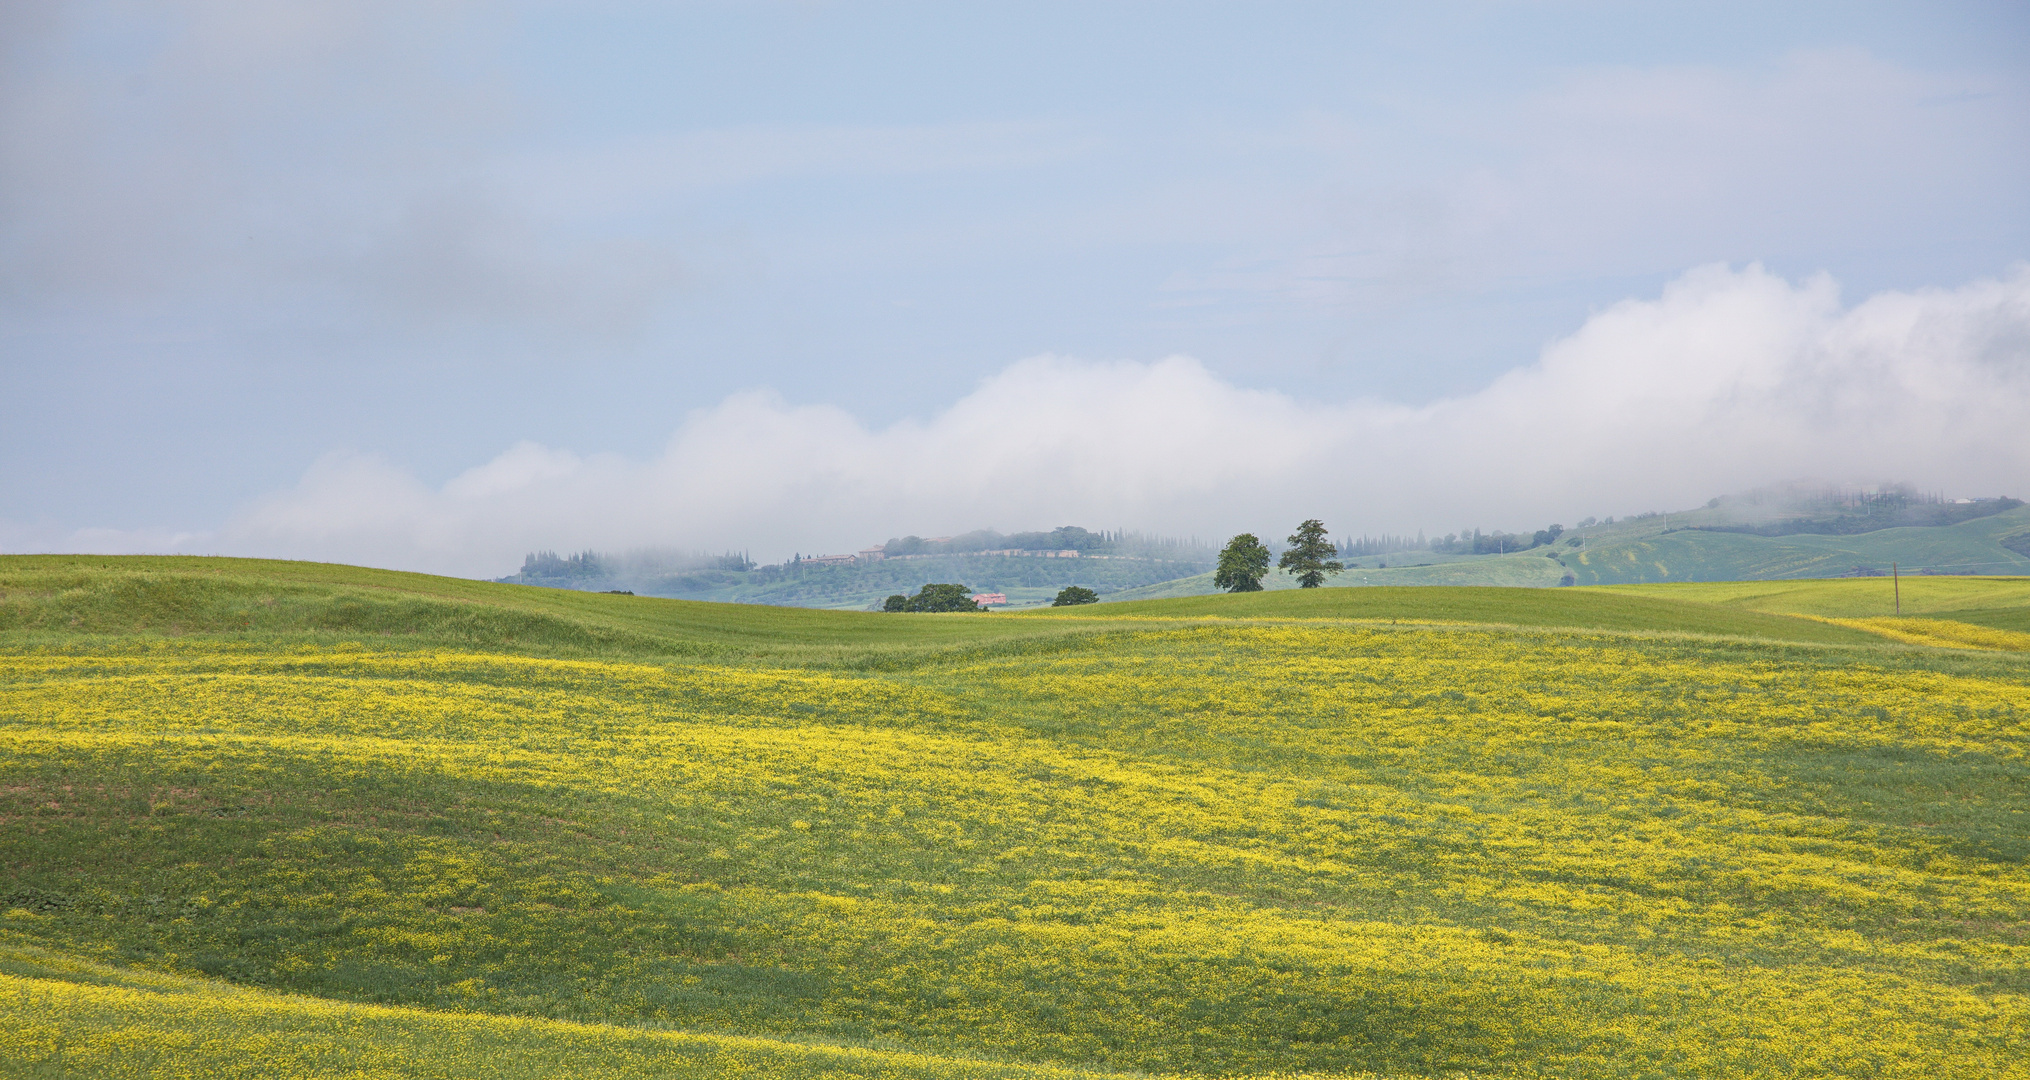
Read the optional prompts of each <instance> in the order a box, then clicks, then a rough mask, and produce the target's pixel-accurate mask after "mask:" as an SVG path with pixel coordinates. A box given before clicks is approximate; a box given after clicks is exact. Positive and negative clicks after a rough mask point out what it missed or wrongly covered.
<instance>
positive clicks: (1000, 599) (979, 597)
mask: <svg viewBox="0 0 2030 1080" xmlns="http://www.w3.org/2000/svg"><path fill="white" fill-rule="evenodd" d="M1007 602H1008V594H1007V593H1004V592H983V593H974V594H973V603H975V604H978V605H980V606H981V607H986V606H987V605H989V604H1005V603H1007Z"/></svg>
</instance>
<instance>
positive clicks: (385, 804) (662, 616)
mask: <svg viewBox="0 0 2030 1080" xmlns="http://www.w3.org/2000/svg"><path fill="white" fill-rule="evenodd" d="M1886 585H1887V583H1886V582H1882V581H1877V580H1874V579H1865V580H1849V581H1836V582H1812V583H1784V584H1782V585H1781V586H1763V585H1753V586H1750V585H1665V586H1640V585H1638V586H1620V587H1613V588H1581V589H1474V588H1418V589H1410V588H1403V589H1392V588H1369V589H1321V590H1302V591H1298V590H1287V591H1278V592H1271V593H1262V594H1254V595H1247V596H1209V597H1195V598H1184V599H1175V600H1150V601H1140V602H1133V603H1121V604H1108V605H1096V606H1091V607H1086V608H1079V609H1060V610H1056V611H1040V612H1034V613H1021V614H1008V613H995V614H974V615H886V614H871V613H854V612H833V611H817V610H803V609H794V608H773V607H758V606H735V605H717V604H705V603H694V602H686V601H678V600H660V599H652V598H646V597H625V596H607V595H600V594H589V593H575V592H567V591H562V590H549V589H539V588H523V587H516V586H506V585H495V584H486V583H476V582H465V581H452V580H447V579H441V578H431V577H425V576H420V575H411V574H396V573H389V572H382V571H371V570H359V569H354V568H346V567H332V566H320V565H314V564H301V563H270V562H257V561H249V560H221V559H170V558H162V559H144V558H87V557H61V558H60V557H19V556H9V557H0V819H4V821H5V824H6V827H5V828H4V829H0V866H4V867H5V878H4V881H0V916H4V918H0V1075H8V1076H15V1075H21V1076H52V1077H55V1076H86V1075H89V1076H111V1077H167V1076H217V1075H233V1076H249V1077H252V1076H261V1077H268V1076H272V1077H311V1076H319V1077H321V1076H343V1075H372V1076H417V1077H425V1076H427V1077H465V1076H473V1077H477V1076H521V1075H528V1076H537V1075H541V1076H552V1075H558V1074H575V1075H583V1076H586V1077H603V1076H615V1077H618V1076H685V1077H693V1076H695V1077H732V1076H783V1077H846V1076H886V1077H925V1078H930V1077H1010V1078H1012V1077H1030V1076H1036V1077H1044V1076H1065V1077H1072V1076H1103V1075H1122V1076H1126V1075H1142V1076H1146V1075H1152V1074H1153V1075H1190V1076H1266V1075H1270V1074H1281V1075H1289V1074H1293V1073H1302V1074H1309V1075H1374V1076H1383V1077H1413V1076H1414V1077H1424V1076H1454V1075H1467V1076H1500V1077H1524V1076H1550V1075H1557V1076H1603V1077H1606V1076H1615V1077H1620V1076H1663V1075H1673V1076H1739V1075H1758V1076H1761V1075H1777V1076H1782V1075H1789V1076H1885V1075H1889V1076H1939V1077H1962V1076H1975V1075H1979V1076H2022V1075H2026V1074H2030V1071H2026V1067H2025V1066H2024V1065H2023V1062H2024V1061H2026V1060H2030V1039H2026V1036H2025V1032H2026V1031H2030V980H2026V978H2025V975H2024V972H2025V971H2030V962H2026V961H2030V944H2026V943H2025V942H2024V941H2023V939H2022V935H2021V933H2020V932H2019V928H2020V927H2021V926H2023V925H2025V924H2026V923H2030V902H2026V900H2025V897H2026V896H2030V865H2026V860H2030V842H2026V837H2030V827H2026V824H2025V823H2026V821H2030V760H2026V749H2030V707H2026V702H2030V634H2022V633H2018V632H2017V631H2015V630H2014V629H2012V628H2011V627H2013V626H2015V625H2017V624H2016V623H2013V622H2011V620H2012V619H2017V618H2020V615H2021V613H2022V612H2023V611H2025V610H2026V609H2030V581H2026V580H2025V579H2012V580H1969V579H1942V578H1934V579H1922V580H1916V581H1912V580H1906V581H1904V582H1903V588H1904V590H1905V591H1904V602H1905V614H1906V616H1908V617H1907V618H1905V619H1902V620H1896V619H1885V618H1883V616H1885V615H1887V614H1890V612H1886V611H1884V610H1883V609H1882V604H1881V600H1882V597H1881V595H1880V591H1881V589H1882V588H1884V587H1885V586H1886ZM2012 613H2014V614H2012ZM1982 620H1986V621H1982ZM1912 626H1916V627H1918V630H1919V631H1925V632H1917V631H1913V630H1912V629H1911V627H1912ZM1941 642H1943V643H1946V645H1947V646H1950V647H1941V646H1940V644H1939V643H1941Z"/></svg>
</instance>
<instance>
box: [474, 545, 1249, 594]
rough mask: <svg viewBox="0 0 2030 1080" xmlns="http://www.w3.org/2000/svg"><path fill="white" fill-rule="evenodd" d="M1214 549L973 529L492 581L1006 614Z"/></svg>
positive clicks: (587, 564)
mask: <svg viewBox="0 0 2030 1080" xmlns="http://www.w3.org/2000/svg"><path fill="white" fill-rule="evenodd" d="M1216 555H1217V552H1216V551H1215V550H1214V549H1212V548H1211V547H1208V546H1206V545H1204V544H1201V543H1198V542H1196V541H1191V540H1181V539H1174V538H1167V537H1155V536H1144V535H1141V534H1135V533H1118V532H1091V531H1088V530H1086V529H1083V528H1078V527H1076V526H1066V527H1063V528H1059V529H1055V530H1052V531H1049V532H1031V533H1014V534H1002V533H997V532H994V531H992V530H980V531H977V532H971V533H966V534H964V535H962V536H955V537H954V536H945V537H934V538H929V539H926V538H924V537H918V536H907V537H902V538H900V539H891V540H889V541H888V542H887V543H886V544H882V545H878V546H875V547H870V548H866V549H864V550H862V551H859V552H856V553H852V554H842V555H819V556H797V557H794V558H792V559H790V560H788V561H786V562H782V563H777V564H773V565H769V566H757V565H755V564H754V563H753V562H752V561H751V560H750V559H748V558H747V556H746V555H745V554H744V553H740V554H735V553H727V554H723V555H708V554H703V553H686V552H676V551H636V552H627V553H622V554H618V555H607V554H602V553H599V552H591V551H587V552H582V553H579V554H576V555H571V556H558V555H557V554H556V553H554V552H534V553H531V554H530V555H529V557H528V558H527V559H526V560H525V561H524V563H523V566H522V570H521V572H520V573H517V574H511V575H508V576H506V577H502V578H497V579H495V580H497V581H499V582H502V583H508V584H517V585H542V586H547V587H550V588H560V589H577V590H581V591H587V592H621V591H624V592H631V593H634V594H636V595H638V596H662V597H671V598H675V599H681V600H715V601H722V602H728V603H745V604H775V605H783V606H791V607H817V608H868V607H874V606H878V605H879V604H880V602H881V601H882V599H883V598H885V597H887V596H889V595H891V594H894V593H914V592H915V591H916V590H917V589H919V588H921V587H922V586H923V585H925V584H927V583H931V582H955V583H958V584H961V585H965V586H967V587H968V588H971V589H974V590H976V591H979V592H999V593H1006V594H1007V596H1008V599H1009V602H1010V604H1011V605H1012V606H1025V605H1033V604H1039V603H1046V602H1048V601H1049V599H1050V598H1051V597H1053V596H1055V595H1056V594H1057V592H1058V590H1060V589H1062V588H1064V587H1065V586H1067V585H1083V586H1085V587H1087V588H1090V589H1093V590H1095V591H1096V592H1098V593H1100V594H1101V595H1103V596H1104V595H1108V594H1111V593H1115V592H1119V591H1121V590H1124V589H1133V588H1137V587H1140V586H1144V585H1149V584H1152V583H1154V582H1160V581H1169V580H1173V579H1176V578H1179V577H1188V576H1191V575H1193V574H1197V573H1199V572H1201V571H1208V570H1210V568H1211V567H1212V564H1213V561H1214V559H1215V557H1216Z"/></svg>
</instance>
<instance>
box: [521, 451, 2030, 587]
mask: <svg viewBox="0 0 2030 1080" xmlns="http://www.w3.org/2000/svg"><path fill="white" fill-rule="evenodd" d="M1294 524H1295V523H1286V524H1285V525H1284V526H1283V527H1281V528H1269V527H1266V526H1264V527H1261V528H1258V529H1257V530H1256V531H1257V534H1258V535H1259V536H1260V537H1261V538H1262V539H1263V540H1264V541H1265V542H1266V543H1268V545H1269V546H1270V547H1271V548H1272V549H1273V550H1278V551H1279V550H1280V549H1281V546H1282V535H1281V534H1282V532H1283V531H1284V530H1285V529H1287V528H1289V527H1292V526H1294ZM1222 542H1223V540H1221V541H1210V542H1209V541H1207V540H1205V539H1202V538H1198V537H1188V538H1187V537H1167V536H1159V535H1152V534H1145V533H1137V532H1129V531H1123V530H1100V531H1095V530H1089V529H1086V528H1083V527H1080V526H1072V525H1066V526H1060V527H1058V528H1056V529H1051V530H1036V531H1028V532H1014V533H1002V532H998V531H996V530H993V529H978V530H974V531H972V532H968V533H963V534H958V535H954V536H935V537H922V536H914V535H911V536H901V537H890V538H889V539H888V540H886V541H885V542H883V543H880V544H872V545H869V546H867V547H865V548H862V549H860V550H858V551H854V552H846V553H838V554H824V553H794V554H792V555H791V557H790V558H788V559H785V560H783V561H781V562H778V563H772V564H768V565H759V564H757V563H755V561H754V560H753V559H752V558H751V557H750V556H749V555H748V554H747V553H746V552H745V551H739V552H733V551H728V552H719V553H712V552H700V551H685V550H681V549H676V548H643V549H636V550H631V551H623V552H612V553H609V552H600V551H592V550H587V551H581V552H578V553H575V554H570V555H560V554H558V553H556V552H554V551H535V552H530V553H529V554H528V555H527V557H526V558H525V559H524V560H523V563H522V567H521V569H520V570H518V571H517V572H515V573H513V574H509V575H506V576H503V577H499V578H496V579H494V580H496V581H499V582H505V583H512V584H522V585H540V586H546V587H550V588H563V589H579V590H586V591H592V592H608V591H614V592H631V593H635V594H637V595H644V596H665V597H675V598H679V599H690V600H718V601H728V602H736V603H759V604H779V605H790V606H799V607H831V608H866V607H874V606H878V605H879V603H880V601H881V600H882V598H883V597H886V596H888V595H890V594H893V593H898V592H900V593H911V592H914V591H915V590H917V589H918V588H920V587H922V586H923V585H925V584H928V583H932V582H952V583H957V584H963V585H965V586H966V587H967V588H969V589H972V590H976V591H979V592H998V593H1005V594H1006V595H1007V596H1008V598H1009V602H1010V605H1011V606H1028V605H1034V604H1041V603H1046V602H1048V600H1049V598H1050V597H1051V596H1052V595H1054V594H1055V593H1056V592H1057V590H1059V589H1062V588H1064V587H1065V586H1067V585H1080V586H1084V587H1086V588H1090V589H1093V590H1094V591H1096V592H1097V593H1099V594H1100V596H1101V598H1102V599H1108V600H1125V599H1146V598H1152V597H1161V596H1189V595H1198V594H1204V593H1211V592H1214V591H1216V589H1215V587H1214V586H1213V584H1212V569H1213V565H1214V563H1215V562H1216V561H1217V558H1218V548H1219V545H1220V543H1222ZM1334 543H1335V546H1336V547H1337V549H1338V551H1339V558H1340V561H1341V562H1342V563H1344V564H1345V567H1346V569H1345V572H1343V573H1341V574H1339V575H1337V576H1335V577H1333V578H1331V579H1330V580H1329V581H1328V582H1327V584H1328V585H1332V586H1356V585H1509V586H1526V587H1556V586H1560V585H1611V584H1644V583H1654V582H1666V581H1732V580H1770V579H1783V578H1805V577H1840V576H1870V575H1874V574H1887V573H1890V572H1891V570H1892V569H1900V570H1901V572H1906V573H1914V574H2012V573H2018V574H2019V573H2030V510H2026V509H2025V508H2024V504H2023V503H2022V502H2021V501H2020V500H2017V499H2014V498H2010V497H2005V496H1992V497H1981V498H1972V499H1959V500H1952V499H1947V498H1945V497H1944V496H1942V495H1939V494H1936V493H1928V492H1923V491H1919V490H1917V489H1915V488H1912V487H1910V486H1908V485H1903V484H1885V485H1879V486H1875V487H1870V488H1860V487H1854V486H1850V485H1837V484H1830V483H1824V482H1817V481H1793V482H1789V483H1784V484H1778V485H1772V486H1769V487H1765V488H1758V489H1755V490H1752V491H1746V492H1741V493H1737V494H1731V495H1723V496H1718V497H1715V498H1713V499H1710V500H1708V501H1707V502H1706V504H1705V505H1704V506H1700V507H1696V508H1693V509H1689V510H1681V511H1675V512H1669V513H1664V512H1647V513H1641V514H1635V515H1631V516H1628V517H1623V518H1619V519H1616V518H1613V517H1608V518H1604V519H1596V518H1593V517H1586V518H1582V519H1580V520H1578V521H1576V522H1573V523H1572V524H1570V525H1567V524H1564V523H1560V522H1552V523H1549V524H1547V525H1545V526H1543V527H1542V528H1537V529H1532V530H1525V531H1515V532H1510V531H1505V530H1502V529H1481V528H1462V529H1459V530H1457V531H1452V532H1446V533H1443V534H1427V533H1425V532H1422V531H1419V532H1417V533H1415V534H1413V535H1401V534H1391V533H1382V534H1379V535H1369V534H1366V533H1343V534H1340V535H1339V536H1338V537H1337V538H1336V539H1335V541H1334ZM1264 584H1265V585H1266V586H1267V587H1268V588H1271V589H1280V588H1292V587H1295V583H1294V582H1293V581H1292V580H1290V579H1289V578H1288V577H1287V575H1284V574H1281V573H1272V574H1270V576H1269V578H1268V579H1267V580H1266V581H1265V583H1264Z"/></svg>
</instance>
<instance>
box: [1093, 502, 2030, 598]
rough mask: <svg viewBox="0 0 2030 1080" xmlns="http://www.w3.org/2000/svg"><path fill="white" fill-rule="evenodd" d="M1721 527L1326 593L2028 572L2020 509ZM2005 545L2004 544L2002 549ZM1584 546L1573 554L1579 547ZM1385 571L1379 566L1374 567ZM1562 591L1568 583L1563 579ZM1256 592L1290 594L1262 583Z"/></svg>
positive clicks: (1632, 533) (1376, 572)
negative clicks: (1774, 532)
mask: <svg viewBox="0 0 2030 1080" xmlns="http://www.w3.org/2000/svg"><path fill="white" fill-rule="evenodd" d="M1716 520H1723V519H1721V518H1719V517H1717V516H1716V514H1715V512H1714V511H1710V510H1703V509H1702V510H1692V511H1686V512H1684V513H1681V514H1658V515H1653V516H1649V517H1644V518H1637V519H1633V520H1629V521H1622V522H1617V523H1615V524H1612V525H1601V526H1595V527H1591V528H1587V529H1583V530H1575V531H1574V532H1572V533H1568V534H1566V536H1564V537H1562V538H1560V540H1559V542H1558V543H1556V544H1553V545H1550V546H1548V547H1540V548H1532V549H1530V550H1527V551H1521V552H1515V553H1512V554H1508V555H1443V554H1439V553H1436V552H1430V551H1403V552H1396V553H1395V554H1391V555H1385V556H1368V557H1366V558H1359V559H1349V560H1345V561H1346V562H1347V563H1348V569H1347V570H1346V571H1345V572H1344V573H1341V574H1338V575H1336V576H1334V577H1332V578H1330V579H1329V580H1328V581H1327V585H1328V587H1371V586H1391V585H1458V586H1475V585H1483V586H1484V585H1492V586H1504V587H1515V586H1521V587H1534V588H1548V587H1551V586H1556V585H1559V584H1577V585H1634V584H1645V583H1653V582H1687V581H1703V582H1715V581H1784V580H1798V579H1810V578H1832V577H1838V576H1840V575H1843V574H1847V573H1849V572H1851V571H1853V570H1854V569H1856V568H1857V567H1859V568H1867V569H1870V570H1875V571H1879V572H1881V573H1884V574H1887V573H1888V572H1889V570H1890V567H1891V565H1892V564H1896V565H1900V566H1901V567H1902V568H1904V571H1905V572H1906V573H1909V574H1912V575H1919V576H1923V575H1970V574H1977V575H1993V574H2005V575H2006V574H2030V506H2025V507H2018V508H2017V509H2014V510H2011V511H2009V512H2007V513H2004V514H1998V515H1995V516H1992V517H1984V518H1978V519H1976V520H1973V521H1965V522H1961V523H1960V524H1957V525H1946V526H1933V527H1924V528H1898V529H1880V530H1877V531H1875V532H1868V533H1858V534H1852V535H1844V536H1838V535H1814V534H1809V533H1800V534H1793V535H1790V536H1756V535H1753V534H1748V533H1729V532H1711V531H1706V530H1705V529H1703V528H1701V526H1704V525H1706V524H1708V523H1710V522H1712V521H1716ZM2012 544H2013V545H2014V546H2013V547H2012V546H2009V545H2012ZM1579 545H1583V547H1581V546H1579ZM1383 563H1386V564H1387V565H1386V566H1385V567H1384V566H1380V565H1378V564H1383ZM1568 577H1569V578H1570V581H1567V580H1566V579H1567V578H1568ZM1262 584H1263V586H1264V587H1265V588H1266V589H1270V590H1277V589H1294V588H1296V582H1295V581H1294V580H1293V579H1292V578H1291V577H1290V576H1289V575H1287V574H1283V573H1280V572H1276V573H1271V574H1270V575H1269V576H1268V578H1266V579H1264V581H1263V582H1262ZM1217 591H1218V590H1217V589H1216V588H1214V586H1213V584H1212V574H1211V572H1209V571H1208V572H1206V573H1203V574H1197V575H1194V576H1191V577H1185V578H1178V579H1177V580H1175V581H1164V582H1157V583H1155V584H1151V585H1145V586H1141V587H1139V588H1131V589H1123V590H1120V591H1118V592H1114V593H1112V594H1110V595H1107V596H1105V597H1103V599H1104V600H1106V601H1107V602H1110V603H1111V602H1119V601H1130V600H1155V599H1162V598H1165V597H1179V596H1204V595H1209V594H1211V593H1215V592H1217Z"/></svg>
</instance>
